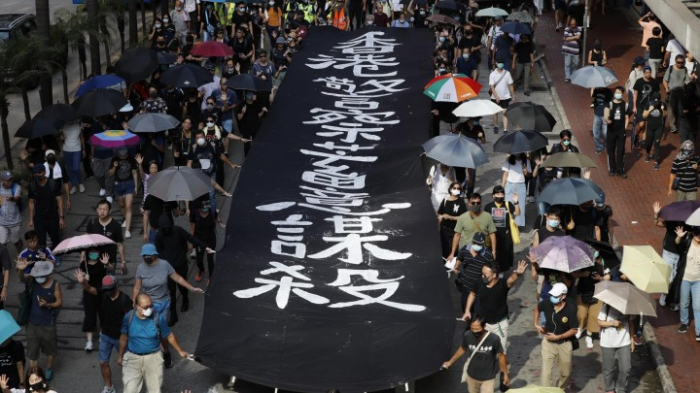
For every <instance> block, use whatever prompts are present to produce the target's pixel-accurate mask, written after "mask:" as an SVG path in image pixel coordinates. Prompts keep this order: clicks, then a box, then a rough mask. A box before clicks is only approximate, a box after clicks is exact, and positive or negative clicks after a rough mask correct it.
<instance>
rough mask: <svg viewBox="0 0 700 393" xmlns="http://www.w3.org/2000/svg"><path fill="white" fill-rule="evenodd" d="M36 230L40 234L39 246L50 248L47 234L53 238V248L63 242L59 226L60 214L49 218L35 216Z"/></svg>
mask: <svg viewBox="0 0 700 393" xmlns="http://www.w3.org/2000/svg"><path fill="white" fill-rule="evenodd" d="M34 230H35V231H36V232H37V233H38V234H39V245H40V246H48V244H47V243H46V234H48V235H49V237H50V238H51V248H54V247H56V246H57V245H58V243H60V242H61V237H60V233H61V232H60V228H59V226H58V212H55V214H51V215H50V216H48V217H41V216H34Z"/></svg>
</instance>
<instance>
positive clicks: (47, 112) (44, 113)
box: [36, 104, 80, 122]
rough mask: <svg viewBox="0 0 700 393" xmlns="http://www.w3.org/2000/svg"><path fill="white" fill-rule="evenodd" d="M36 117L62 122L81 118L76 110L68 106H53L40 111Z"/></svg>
mask: <svg viewBox="0 0 700 393" xmlns="http://www.w3.org/2000/svg"><path fill="white" fill-rule="evenodd" d="M36 117H43V118H47V119H56V120H60V121H62V122H68V121H73V120H78V119H79V118H80V116H78V114H77V113H75V109H74V108H73V107H72V106H70V105H68V104H53V105H49V106H47V107H46V108H44V109H42V110H40V111H39V113H37V114H36Z"/></svg>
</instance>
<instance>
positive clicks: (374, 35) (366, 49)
mask: <svg viewBox="0 0 700 393" xmlns="http://www.w3.org/2000/svg"><path fill="white" fill-rule="evenodd" d="M383 35H384V32H381V31H371V32H369V33H367V34H363V35H361V36H359V37H357V38H354V39H352V40H350V41H346V42H341V43H340V45H337V46H335V48H336V49H342V50H343V53H350V54H355V53H389V52H393V51H394V47H395V46H398V45H400V44H399V43H397V42H396V40H395V39H393V38H390V39H386V38H385V39H381V38H378V37H381V36H383Z"/></svg>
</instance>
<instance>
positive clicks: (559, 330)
mask: <svg viewBox="0 0 700 393" xmlns="http://www.w3.org/2000/svg"><path fill="white" fill-rule="evenodd" d="M569 295H571V294H569ZM538 310H539V311H540V313H542V312H544V318H545V323H544V330H545V331H546V332H547V333H554V334H557V335H558V334H564V333H566V332H568V331H569V330H571V329H578V318H577V316H576V301H575V300H574V301H573V303H572V302H571V301H568V296H567V301H566V304H565V305H564V307H562V309H561V310H559V311H558V312H556V311H555V310H554V304H552V302H551V301H550V300H549V299H545V300H543V301H541V302H540V303H539V306H538Z"/></svg>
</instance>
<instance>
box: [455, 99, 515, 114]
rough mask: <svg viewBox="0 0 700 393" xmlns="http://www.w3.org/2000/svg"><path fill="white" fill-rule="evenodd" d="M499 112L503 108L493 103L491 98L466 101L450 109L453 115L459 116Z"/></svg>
mask: <svg viewBox="0 0 700 393" xmlns="http://www.w3.org/2000/svg"><path fill="white" fill-rule="evenodd" d="M500 112H503V108H501V107H500V106H498V105H496V104H494V103H493V102H492V101H491V100H471V101H467V102H465V103H463V104H461V105H460V106H458V107H457V109H455V110H453V111H452V113H453V114H454V115H455V116H459V117H483V116H490V115H495V114H496V113H500Z"/></svg>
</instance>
